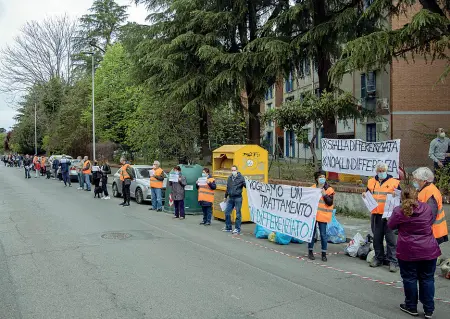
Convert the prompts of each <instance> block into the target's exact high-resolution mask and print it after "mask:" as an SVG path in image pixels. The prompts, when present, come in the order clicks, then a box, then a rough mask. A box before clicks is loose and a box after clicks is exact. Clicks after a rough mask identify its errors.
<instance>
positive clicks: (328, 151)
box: [321, 138, 400, 178]
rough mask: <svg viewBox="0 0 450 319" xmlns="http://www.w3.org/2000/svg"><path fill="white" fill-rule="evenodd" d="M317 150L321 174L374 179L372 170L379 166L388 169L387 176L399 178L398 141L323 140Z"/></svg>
mask: <svg viewBox="0 0 450 319" xmlns="http://www.w3.org/2000/svg"><path fill="white" fill-rule="evenodd" d="M321 147H322V169H323V170H324V171H327V172H335V173H344V174H353V175H362V176H374V175H375V174H376V173H375V166H376V165H377V163H378V162H383V163H386V164H387V166H388V174H390V175H392V176H393V177H395V178H398V177H399V164H400V140H390V141H383V142H365V141H363V140H359V139H342V140H340V139H328V138H323V139H322V141H321Z"/></svg>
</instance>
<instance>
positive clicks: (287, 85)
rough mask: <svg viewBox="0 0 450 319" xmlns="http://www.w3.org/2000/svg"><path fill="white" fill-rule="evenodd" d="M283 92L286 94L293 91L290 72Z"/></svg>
mask: <svg viewBox="0 0 450 319" xmlns="http://www.w3.org/2000/svg"><path fill="white" fill-rule="evenodd" d="M285 90H286V92H292V91H293V90H294V80H293V79H292V72H291V73H289V78H287V79H286V84H285Z"/></svg>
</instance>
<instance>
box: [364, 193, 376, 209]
mask: <svg viewBox="0 0 450 319" xmlns="http://www.w3.org/2000/svg"><path fill="white" fill-rule="evenodd" d="M362 199H363V201H364V204H365V205H366V207H367V209H368V210H369V211H370V212H371V211H373V210H374V209H375V208H377V207H378V203H377V201H376V200H375V198H373V196H372V193H371V192H369V191H367V192H366V197H365V198H364V197H363V198H362Z"/></svg>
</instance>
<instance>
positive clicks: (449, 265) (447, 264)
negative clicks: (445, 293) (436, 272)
mask: <svg viewBox="0 0 450 319" xmlns="http://www.w3.org/2000/svg"><path fill="white" fill-rule="evenodd" d="M441 272H442V276H444V278H447V279H450V259H446V260H444V262H443V263H442V264H441Z"/></svg>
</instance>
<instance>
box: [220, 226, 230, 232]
mask: <svg viewBox="0 0 450 319" xmlns="http://www.w3.org/2000/svg"><path fill="white" fill-rule="evenodd" d="M222 231H223V232H226V233H231V229H227V228H226V227H224V228H222Z"/></svg>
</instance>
